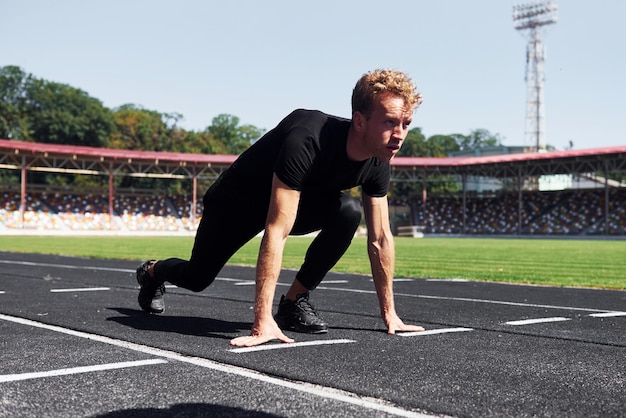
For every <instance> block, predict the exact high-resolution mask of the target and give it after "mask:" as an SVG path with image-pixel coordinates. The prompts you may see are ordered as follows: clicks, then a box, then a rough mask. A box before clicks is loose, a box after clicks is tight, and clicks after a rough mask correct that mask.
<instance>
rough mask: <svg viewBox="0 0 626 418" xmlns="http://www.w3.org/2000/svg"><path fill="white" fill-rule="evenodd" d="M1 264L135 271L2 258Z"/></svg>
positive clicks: (133, 271)
mask: <svg viewBox="0 0 626 418" xmlns="http://www.w3.org/2000/svg"><path fill="white" fill-rule="evenodd" d="M0 264H18V265H21V266H39V267H56V268H64V269H71V270H101V271H119V272H124V273H135V270H130V269H118V268H113V267H96V266H72V265H70V264H49V263H33V262H31V261H14V260H0Z"/></svg>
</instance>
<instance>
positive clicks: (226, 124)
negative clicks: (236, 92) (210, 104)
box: [206, 114, 263, 154]
mask: <svg viewBox="0 0 626 418" xmlns="http://www.w3.org/2000/svg"><path fill="white" fill-rule="evenodd" d="M206 133H208V134H210V135H212V136H213V138H215V139H216V140H217V141H219V142H221V143H222V144H224V146H225V147H226V151H227V153H229V154H241V153H242V152H244V151H245V150H246V149H248V147H249V146H250V145H251V144H252V143H253V142H254V141H255V140H257V139H259V137H260V136H261V135H262V134H263V131H262V130H260V129H258V128H256V127H254V126H252V125H243V126H240V125H239V118H238V117H237V116H232V115H227V114H221V115H218V116H216V117H214V118H213V121H212V122H211V126H209V127H208V128H207V129H206Z"/></svg>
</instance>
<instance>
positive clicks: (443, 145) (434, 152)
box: [426, 135, 459, 157]
mask: <svg viewBox="0 0 626 418" xmlns="http://www.w3.org/2000/svg"><path fill="white" fill-rule="evenodd" d="M456 138H457V136H455V135H433V136H431V137H429V138H428V141H426V142H427V146H428V150H429V154H428V155H429V156H430V157H446V156H448V155H449V154H450V153H451V152H454V151H458V150H459V144H458V142H457V139H456Z"/></svg>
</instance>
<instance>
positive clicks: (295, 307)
mask: <svg viewBox="0 0 626 418" xmlns="http://www.w3.org/2000/svg"><path fill="white" fill-rule="evenodd" d="M274 320H275V321H276V323H277V324H278V326H279V327H280V328H281V329H283V330H290V331H296V332H304V333H307V334H324V333H326V332H328V324H327V323H326V322H324V320H323V319H322V318H320V316H319V315H318V314H317V312H315V309H314V308H313V305H311V304H310V303H309V292H306V293H303V294H301V295H298V297H297V299H296V300H295V301H290V300H287V299H285V296H283V297H281V298H280V304H279V305H278V312H276V315H274Z"/></svg>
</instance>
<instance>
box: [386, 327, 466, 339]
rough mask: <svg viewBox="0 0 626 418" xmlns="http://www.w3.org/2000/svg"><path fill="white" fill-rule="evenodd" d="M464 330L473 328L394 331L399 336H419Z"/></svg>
mask: <svg viewBox="0 0 626 418" xmlns="http://www.w3.org/2000/svg"><path fill="white" fill-rule="evenodd" d="M465 331H474V328H441V329H429V330H427V331H416V332H396V335H399V336H400V337H421V336H423V335H436V334H447V333H449V332H465Z"/></svg>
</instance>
